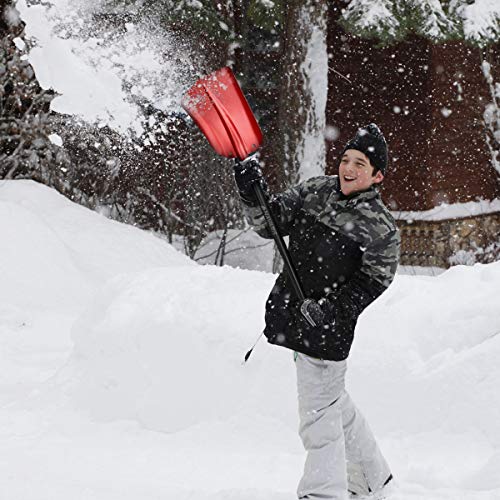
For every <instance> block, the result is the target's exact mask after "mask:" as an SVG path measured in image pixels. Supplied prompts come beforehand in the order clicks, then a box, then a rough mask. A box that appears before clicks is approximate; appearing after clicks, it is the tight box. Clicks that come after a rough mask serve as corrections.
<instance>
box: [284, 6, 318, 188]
mask: <svg viewBox="0 0 500 500" xmlns="http://www.w3.org/2000/svg"><path fill="white" fill-rule="evenodd" d="M326 17H327V2H326V1H317V0H316V1H314V0H293V1H290V2H288V13H287V16H286V19H287V25H286V29H285V37H284V44H285V47H284V52H285V54H284V59H283V63H284V66H285V71H284V75H285V76H284V79H283V84H282V89H281V97H280V123H281V124H282V138H283V141H282V144H283V150H282V160H283V168H284V173H285V182H286V184H287V185H294V184H297V183H298V182H300V181H303V180H305V179H308V178H309V177H312V176H315V175H323V174H324V171H325V142H324V128H325V109H326V98H327V87H328V55H327V48H326V28H327V23H326Z"/></svg>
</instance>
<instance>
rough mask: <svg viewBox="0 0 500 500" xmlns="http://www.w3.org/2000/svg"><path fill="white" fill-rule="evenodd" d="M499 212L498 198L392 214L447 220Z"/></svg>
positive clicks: (403, 217) (412, 219)
mask: <svg viewBox="0 0 500 500" xmlns="http://www.w3.org/2000/svg"><path fill="white" fill-rule="evenodd" d="M496 212H500V199H498V198H495V199H493V200H477V201H468V202H466V203H451V204H448V203H442V204H441V205H438V206H437V207H434V208H431V209H430V210H421V211H404V210H393V211H392V215H393V216H394V218H395V219H397V220H408V221H414V220H428V221H437V220H447V219H459V218H461V217H474V216H477V215H486V214H492V213H496Z"/></svg>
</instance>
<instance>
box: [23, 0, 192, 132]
mask: <svg viewBox="0 0 500 500" xmlns="http://www.w3.org/2000/svg"><path fill="white" fill-rule="evenodd" d="M16 7H17V9H18V10H19V12H20V14H21V18H22V20H23V21H24V22H25V23H26V28H25V31H26V35H27V36H28V37H31V38H32V39H33V40H34V42H35V46H34V47H33V48H32V49H31V50H30V51H29V61H30V63H31V64H32V66H33V68H34V70H35V74H36V76H37V79H38V81H39V83H40V85H41V87H42V88H45V89H48V88H53V89H54V90H56V92H57V93H58V94H60V95H58V96H57V97H56V98H55V99H54V100H53V101H52V103H51V108H52V109H53V110H54V111H56V112H58V113H63V114H69V115H76V116H79V117H80V118H83V119H84V120H86V121H88V122H90V123H94V122H96V123H98V124H101V125H109V126H110V127H112V128H115V129H117V130H119V131H120V132H126V131H128V130H129V129H132V130H133V131H134V132H136V133H140V132H141V131H142V127H141V121H142V119H141V114H140V111H139V108H138V106H137V103H138V102H141V101H142V102H148V103H150V104H152V105H153V106H154V107H155V108H157V109H161V110H163V111H169V110H172V109H173V110H177V109H178V102H179V100H180V96H181V93H182V89H183V86H185V83H184V80H183V78H185V77H186V71H187V70H188V68H189V67H190V63H189V61H188V60H187V57H186V56H185V55H183V54H182V53H180V52H179V48H178V47H174V46H173V42H172V41H171V40H170V39H169V37H168V35H166V34H165V33H162V34H161V35H160V34H159V33H155V32H153V31H151V30H150V29H148V28H147V27H146V26H143V25H140V24H135V23H133V22H128V23H125V30H124V31H123V32H122V31H120V30H119V29H117V28H114V29H112V28H111V27H110V28H107V29H106V30H101V31H102V32H100V33H99V31H98V28H97V29H96V25H97V23H98V21H97V20H96V18H95V17H94V15H96V13H98V12H99V10H105V5H104V4H102V5H101V2H97V1H96V2H88V1H84V0H78V1H76V2H75V0H52V1H51V2H50V3H36V4H31V3H29V2H27V1H26V0H18V2H17V4H16ZM131 13H133V12H129V13H128V14H131ZM108 14H109V15H110V16H113V15H116V13H115V12H110V13H108ZM174 54H175V58H174Z"/></svg>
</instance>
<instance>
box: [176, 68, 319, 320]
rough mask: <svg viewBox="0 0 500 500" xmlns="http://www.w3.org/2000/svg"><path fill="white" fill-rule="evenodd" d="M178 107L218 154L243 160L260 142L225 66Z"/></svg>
mask: <svg viewBox="0 0 500 500" xmlns="http://www.w3.org/2000/svg"><path fill="white" fill-rule="evenodd" d="M182 107H183V108H184V109H185V110H186V111H187V112H188V113H189V115H190V116H191V118H193V120H194V121H195V123H196V125H198V127H199V128H200V130H201V131H202V132H203V134H204V135H205V137H206V138H207V139H208V142H209V143H210V145H211V146H212V147H213V148H214V149H215V151H216V152H217V153H218V154H220V155H221V156H225V157H226V158H235V157H238V158H239V159H240V160H242V161H243V160H245V159H246V158H247V157H248V156H249V155H251V154H252V153H254V152H255V151H257V149H258V148H259V146H260V145H261V142H262V132H261V130H260V127H259V125H258V123H257V120H256V119H255V117H254V115H253V113H252V110H251V109H250V106H249V105H248V102H247V100H246V99H245V96H244V95H243V92H242V91H241V88H240V86H239V84H238V82H237V81H236V78H235V77H234V75H233V72H232V71H231V69H230V68H228V67H226V68H221V69H219V70H217V71H215V72H213V73H211V74H210V75H208V76H206V77H203V78H200V79H199V80H198V81H197V82H196V83H195V84H194V85H193V86H192V87H191V88H190V89H189V90H188V91H187V93H186V94H185V96H184V98H183V99H182ZM254 189H255V194H256V196H257V199H258V200H259V204H260V208H261V209H262V212H263V214H264V217H265V219H266V222H267V225H268V226H269V230H270V231H271V234H272V236H273V239H274V241H275V242H276V245H277V247H278V251H279V252H280V254H281V256H282V258H283V262H284V264H285V269H286V270H287V272H288V275H289V276H290V280H291V282H292V286H293V288H294V290H295V293H296V294H297V296H298V298H299V300H300V301H301V302H303V301H304V300H305V299H306V296H305V294H304V288H303V287H302V283H301V282H300V280H299V276H298V274H297V270H296V269H295V266H294V265H293V262H292V260H291V258H290V254H289V253H288V249H287V247H286V245H285V242H284V241H283V237H282V236H281V234H280V232H279V230H278V226H277V224H276V221H275V219H274V216H273V214H272V213H271V210H270V209H269V205H268V203H267V199H266V197H265V195H264V193H263V191H262V188H261V186H260V184H259V183H255V184H254ZM306 319H307V321H309V323H310V324H311V326H316V324H315V323H314V321H313V319H312V318H311V317H309V318H307V317H306Z"/></svg>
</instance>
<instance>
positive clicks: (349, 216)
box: [235, 124, 400, 500]
mask: <svg viewBox="0 0 500 500" xmlns="http://www.w3.org/2000/svg"><path fill="white" fill-rule="evenodd" d="M387 159H388V154H387V144H386V142H385V139H384V137H383V135H382V133H381V132H380V130H379V128H378V127H377V126H376V125H375V124H370V125H367V126H366V127H362V128H360V129H359V130H358V132H357V133H356V136H355V137H354V138H353V139H351V140H350V141H349V142H348V143H347V144H346V146H345V148H344V150H343V152H342V155H341V161H340V166H339V175H338V176H331V177H330V176H323V177H315V178H312V179H308V180H306V181H305V182H303V183H301V184H300V185H298V186H296V187H293V188H291V189H289V190H287V191H285V192H284V193H281V194H278V195H274V196H268V198H269V205H270V209H271V211H272V212H273V214H274V215H275V218H276V220H277V223H278V226H279V229H280V230H281V234H282V235H283V236H285V235H289V237H290V243H289V251H290V255H291V258H292V261H293V262H294V264H295V266H296V268H297V273H298V275H299V278H300V280H301V282H302V285H303V287H304V291H305V294H306V297H307V299H306V300H305V301H304V302H302V303H299V301H298V299H297V297H296V296H295V293H294V290H293V287H292V286H291V283H290V281H289V278H288V275H287V274H286V272H282V273H281V274H280V275H279V276H278V278H277V280H276V283H275V285H274V288H273V289H272V291H271V294H270V296H269V298H268V300H267V303H266V314H265V319H266V327H265V330H264V334H265V335H266V337H267V339H268V341H269V342H270V343H273V344H277V345H281V346H284V347H287V348H289V349H292V350H294V351H295V353H296V354H295V360H296V368H297V388H298V401H299V416H300V430H299V434H300V437H301V439H302V442H303V444H304V447H305V449H306V451H307V458H306V463H305V467H304V475H303V477H302V479H301V481H300V483H299V486H298V490H297V494H298V498H299V499H318V500H319V499H322V500H334V499H335V500H345V499H346V498H347V495H348V491H350V492H351V493H352V494H353V495H354V496H358V497H359V496H361V495H368V494H371V493H374V494H378V493H379V492H380V491H382V489H383V488H384V486H385V485H386V484H387V483H388V482H389V481H390V480H391V479H392V475H391V472H390V469H389V467H388V465H387V463H386V461H385V459H384V457H383V456H382V453H381V452H380V449H379V448H378V446H377V443H376V441H375V438H374V436H373V434H372V432H371V431H370V429H369V427H368V425H367V424H366V421H365V420H364V418H363V416H362V415H361V413H360V412H359V411H358V410H357V408H356V407H355V406H354V404H353V402H352V400H351V398H350V396H349V395H348V393H347V392H346V390H345V372H346V358H347V357H348V355H349V350H350V348H351V344H352V341H353V337H354V329H355V326H356V322H357V319H358V317H359V315H360V314H361V312H362V311H363V310H364V309H365V308H366V307H367V306H368V305H369V304H370V303H371V302H373V301H374V300H375V299H376V298H377V297H378V296H380V295H381V294H382V293H383V292H384V290H386V289H387V287H388V286H389V284H390V283H391V281H392V280H393V278H394V274H395V272H396V268H397V264H398V259H399V246H400V238H399V232H398V229H397V227H396V223H395V221H394V219H393V217H392V216H391V214H390V212H389V211H388V209H387V208H386V207H385V205H384V204H383V202H382V200H381V198H380V194H379V192H378V190H377V185H378V184H379V183H380V182H382V181H383V179H384V175H385V173H386V169H387ZM235 178H236V183H237V185H238V189H239V192H240V196H241V198H242V201H243V206H244V210H245V215H246V217H247V218H248V220H249V222H250V223H251V224H252V225H253V226H254V227H255V229H256V231H257V232H258V233H259V234H260V235H261V236H263V237H267V238H270V237H271V234H270V233H269V231H268V228H267V226H266V224H265V219H264V217H263V214H262V212H261V210H260V208H259V205H258V202H257V199H256V196H255V193H254V188H253V184H254V183H255V182H259V183H261V186H262V187H263V188H264V190H266V188H267V186H266V183H265V180H264V179H263V177H262V173H261V171H260V168H259V165H258V162H257V161H255V160H253V159H251V160H248V161H246V162H236V165H235ZM306 318H308V319H309V321H308V320H307V319H306ZM311 319H313V323H314V324H315V325H316V326H315V327H313V326H311V322H310V320H311Z"/></svg>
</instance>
